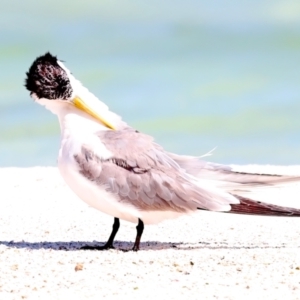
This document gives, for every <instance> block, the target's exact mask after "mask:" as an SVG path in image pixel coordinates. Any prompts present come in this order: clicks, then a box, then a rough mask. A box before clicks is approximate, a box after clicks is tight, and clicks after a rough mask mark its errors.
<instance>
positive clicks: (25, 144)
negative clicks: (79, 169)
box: [0, 0, 300, 167]
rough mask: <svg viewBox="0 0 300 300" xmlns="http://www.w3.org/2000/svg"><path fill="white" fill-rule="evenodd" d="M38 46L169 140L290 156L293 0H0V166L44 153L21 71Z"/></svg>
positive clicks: (47, 150) (298, 137) (201, 149)
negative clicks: (62, 61) (56, 57)
mask: <svg viewBox="0 0 300 300" xmlns="http://www.w3.org/2000/svg"><path fill="white" fill-rule="evenodd" d="M46 51H50V52H51V53H52V54H54V55H57V56H58V58H59V59H61V60H64V61H65V64H66V66H67V67H68V68H69V69H70V70H71V72H72V73H73V74H74V75H75V77H76V78H77V79H79V80H80V81H81V82H82V83H83V84H84V85H85V86H86V87H88V88H89V90H90V91H92V92H93V93H94V94H95V95H96V96H98V97H99V98H100V99H101V100H102V101H104V102H105V103H106V104H107V105H108V106H109V107H110V108H111V109H112V110H113V111H115V112H116V113H118V114H119V115H121V116H122V117H123V119H124V120H125V121H126V122H127V123H129V124H130V125H131V126H133V127H135V128H136V129H138V130H140V131H143V132H145V133H148V134H150V135H153V136H154V137H155V139H156V141H157V142H158V143H160V144H161V145H163V146H164V148H165V149H166V150H168V151H171V152H176V153H181V154H190V155H203V154H205V153H206V152H208V151H210V150H211V149H213V148H215V147H217V148H216V149H215V150H214V152H213V156H211V157H208V158H206V159H207V160H209V161H214V162H219V163H226V164H277V165H292V164H300V117H299V112H300V72H299V69H300V1H299V0H294V1H293V0H272V1H267V0H247V1H246V0H214V1H210V0H202V1H201V0H195V1H192V0H180V1H179V0H164V1H158V0H153V1H150V2H149V1H145V0H124V1H112V0H105V1H103V0H86V1H74V0H72V1H71V0H64V1H57V0H51V1H48V0H46V1H45V0H44V1H38V0H31V1H29V0H23V1H16V0H9V1H3V0H0V92H1V93H0V166H2V167H3V166H19V167H26V166H35V165H56V161H57V154H58V149H59V135H60V130H59V126H58V121H57V119H56V116H54V115H52V114H51V113H50V112H49V111H47V110H45V109H44V108H43V107H40V106H39V105H37V104H35V103H34V102H33V100H32V99H31V98H30V97H29V93H28V92H27V91H26V90H25V88H24V78H25V72H26V71H27V70H28V69H29V67H30V65H31V63H32V62H33V60H34V59H35V58H36V57H37V56H40V55H42V54H44V53H45V52H46Z"/></svg>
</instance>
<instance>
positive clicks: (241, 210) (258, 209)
mask: <svg viewBox="0 0 300 300" xmlns="http://www.w3.org/2000/svg"><path fill="white" fill-rule="evenodd" d="M236 197H237V198H238V199H239V200H240V204H231V210H230V211H228V213H236V214H246V215H261V216H282V217H284V216H285V217H300V209H297V208H292V207H285V206H279V205H275V204H270V203H265V202H261V201H255V200H251V199H248V198H244V197H241V196H236Z"/></svg>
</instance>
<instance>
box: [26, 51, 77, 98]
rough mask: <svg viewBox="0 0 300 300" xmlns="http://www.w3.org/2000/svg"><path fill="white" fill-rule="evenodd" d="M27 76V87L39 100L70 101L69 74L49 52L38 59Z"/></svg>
mask: <svg viewBox="0 0 300 300" xmlns="http://www.w3.org/2000/svg"><path fill="white" fill-rule="evenodd" d="M26 75H27V78H26V79H25V87H26V88H27V90H29V91H30V92H31V94H32V93H35V94H36V95H37V96H38V97H39V98H46V99H50V100H53V99H68V98H70V97H71V95H72V88H71V84H70V80H69V78H68V76H67V73H66V72H65V70H64V69H62V68H61V67H60V65H59V64H58V63H57V58H56V57H55V56H53V55H51V54H50V53H49V52H48V53H46V54H45V55H43V56H40V57H38V58H37V59H36V60H35V61H34V62H33V64H32V65H31V67H30V69H29V71H28V72H27V73H26Z"/></svg>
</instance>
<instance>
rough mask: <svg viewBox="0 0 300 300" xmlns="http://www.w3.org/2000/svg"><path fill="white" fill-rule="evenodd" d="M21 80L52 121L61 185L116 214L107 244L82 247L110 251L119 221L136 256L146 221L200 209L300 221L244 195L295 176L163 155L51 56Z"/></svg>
mask: <svg viewBox="0 0 300 300" xmlns="http://www.w3.org/2000/svg"><path fill="white" fill-rule="evenodd" d="M26 75H27V77H26V80H25V87H26V88H27V89H28V90H29V91H30V95H31V97H32V98H33V99H34V100H35V102H37V103H39V104H41V105H43V106H45V107H46V108H47V109H49V110H50V111H51V112H52V113H54V114H56V115H57V117H58V120H59V123H60V129H61V147H60V150H59V155H58V168H59V171H60V173H61V175H62V177H63V178H64V180H65V182H66V183H67V185H68V186H69V187H70V188H71V189H72V190H73V191H74V192H75V194H76V195H77V196H79V198H81V199H82V200H83V201H85V202H86V203H87V204H88V205H90V206H92V207H94V208H96V209H98V210H100V211H102V212H104V213H106V214H108V215H111V216H112V217H114V223H113V230H112V232H111V235H110V237H109V239H108V241H107V242H106V244H105V245H104V246H101V247H99V246H95V247H92V246H86V247H84V249H99V250H104V249H110V248H113V242H114V238H115V235H116V233H117V231H118V229H119V227H120V221H119V219H122V220H126V221H129V222H133V223H136V224H137V227H136V228H137V234H136V239H135V243H134V246H133V250H135V251H137V250H139V247H140V239H141V236H142V233H143V230H144V224H155V223H158V222H160V221H163V220H165V219H171V218H175V217H178V216H181V215H185V214H191V213H194V212H196V211H197V210H198V209H200V210H209V211H219V212H232V213H243V214H258V215H285V216H300V209H299V208H298V209H296V208H290V207H285V206H281V205H275V204H272V203H267V202H261V201H257V200H254V199H251V198H249V197H248V192H249V191H251V190H252V189H255V188H257V187H260V188H264V187H270V186H271V187H272V186H277V185H284V184H285V183H287V182H291V181H299V180H300V178H299V177H296V176H294V177H293V176H285V175H273V174H255V173H254V174H253V173H247V172H238V171H235V170H234V169H233V168H232V167H229V166H225V165H220V164H214V163H209V162H205V161H203V160H202V159H199V158H198V157H192V156H182V155H176V154H174V153H170V152H167V151H165V150H164V149H163V148H162V147H161V146H160V145H158V144H156V143H155V142H154V140H153V138H152V137H151V136H149V135H146V134H143V133H141V132H139V131H137V130H135V129H134V128H132V127H130V126H129V125H128V124H127V123H125V122H124V121H123V120H122V119H121V117H120V116H118V115H117V114H115V113H113V112H112V111H110V110H109V108H108V106H107V105H105V104H104V103H103V102H101V101H100V100H99V99H98V98H97V97H96V96H94V95H93V94H92V93H91V92H89V91H88V89H87V88H85V87H84V86H83V85H82V84H81V83H80V82H79V81H78V80H77V79H75V77H74V76H73V75H72V74H71V72H70V71H69V70H68V69H67V68H66V66H65V65H64V64H63V63H62V61H60V60H58V59H57V57H55V56H53V55H52V54H50V53H49V52H48V53H46V54H45V55H42V56H40V57H38V58H36V60H35V61H34V62H33V64H32V65H31V67H30V68H29V71H28V72H27V73H26Z"/></svg>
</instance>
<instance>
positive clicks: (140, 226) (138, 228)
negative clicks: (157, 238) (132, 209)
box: [132, 219, 144, 251]
mask: <svg viewBox="0 0 300 300" xmlns="http://www.w3.org/2000/svg"><path fill="white" fill-rule="evenodd" d="M143 231H144V223H143V221H142V220H140V219H139V223H138V225H137V226H136V238H135V243H134V245H133V248H132V250H133V251H138V250H140V241H141V237H142V234H143Z"/></svg>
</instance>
